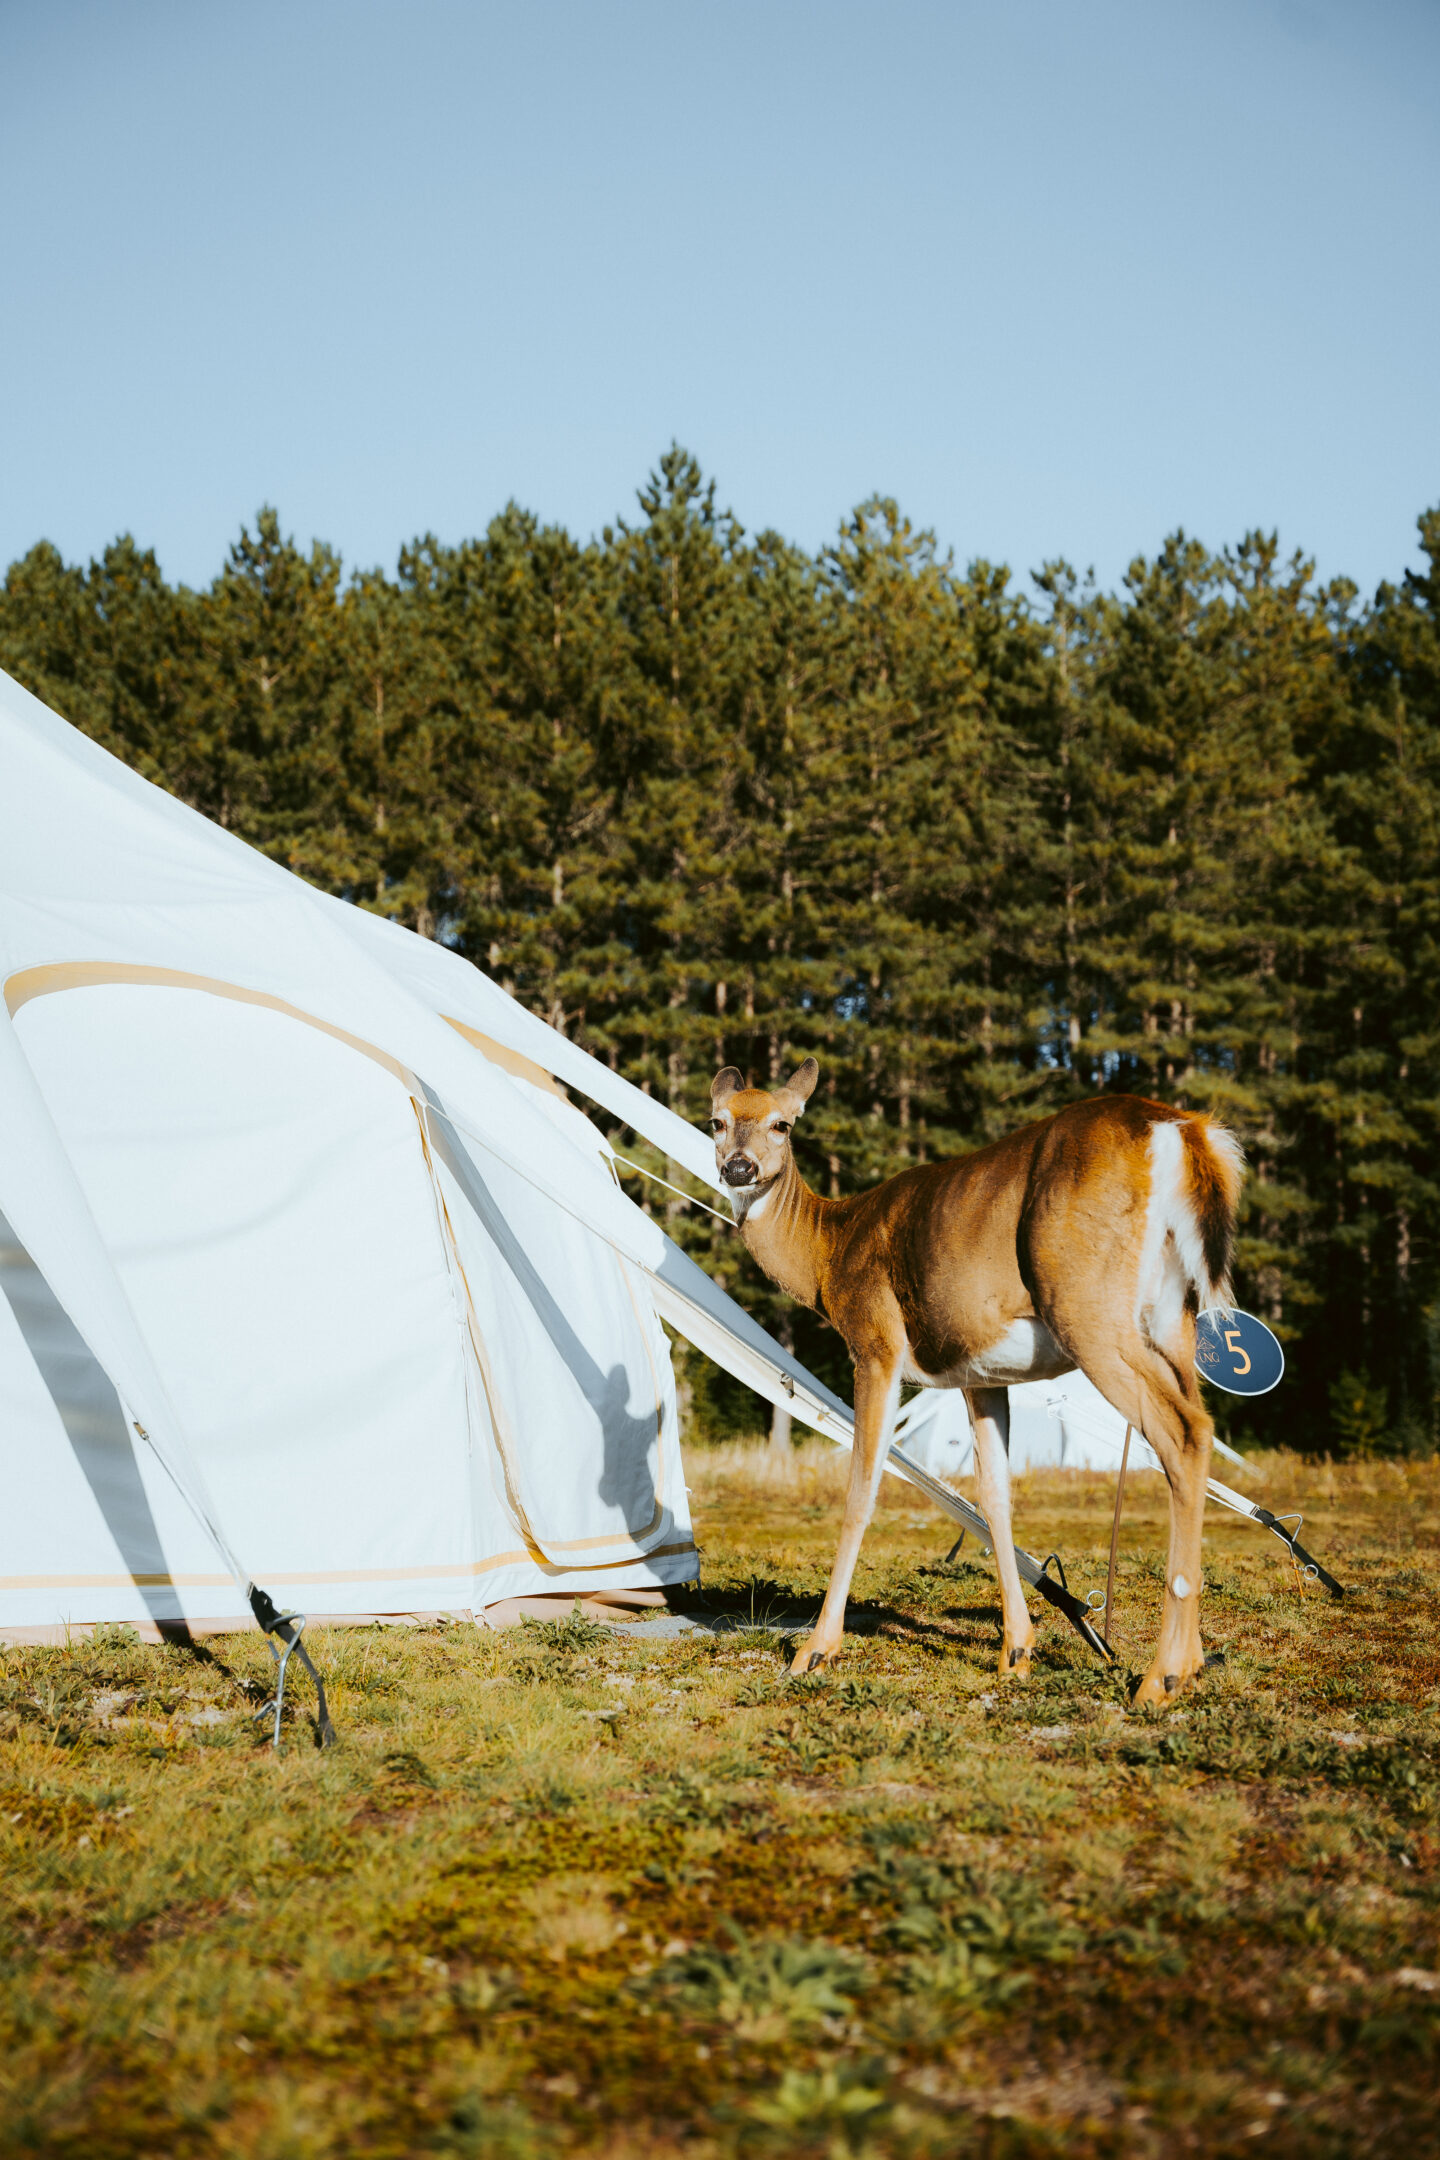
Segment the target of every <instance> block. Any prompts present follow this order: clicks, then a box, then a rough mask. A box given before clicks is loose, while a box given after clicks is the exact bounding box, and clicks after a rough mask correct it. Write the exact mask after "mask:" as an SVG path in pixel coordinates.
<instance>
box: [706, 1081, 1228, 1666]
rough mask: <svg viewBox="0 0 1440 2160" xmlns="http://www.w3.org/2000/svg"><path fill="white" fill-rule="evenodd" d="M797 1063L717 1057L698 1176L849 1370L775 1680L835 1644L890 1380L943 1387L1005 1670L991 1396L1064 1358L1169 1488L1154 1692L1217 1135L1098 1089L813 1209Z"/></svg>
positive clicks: (1181, 1116)
mask: <svg viewBox="0 0 1440 2160" xmlns="http://www.w3.org/2000/svg"><path fill="white" fill-rule="evenodd" d="M819 1073H820V1068H819V1066H818V1065H817V1063H816V1061H815V1059H814V1058H813V1057H807V1058H806V1059H805V1061H804V1063H803V1064H802V1065H801V1066H800V1067H799V1068H798V1070H797V1071H795V1072H794V1073H792V1074H791V1076H790V1078H789V1080H788V1081H786V1082H785V1083H784V1085H783V1086H779V1087H776V1086H773V1085H772V1086H771V1087H770V1088H768V1089H767V1088H759V1087H750V1086H747V1085H746V1082H745V1079H744V1076H743V1075H742V1074H741V1073H740V1072H739V1071H738V1070H737V1069H736V1067H735V1066H733V1065H727V1066H726V1067H725V1069H724V1071H723V1072H720V1073H718V1074H717V1075H716V1077H715V1080H714V1081H713V1083H712V1085H711V1090H710V1108H711V1116H710V1120H709V1128H710V1131H711V1133H712V1134H713V1136H714V1141H715V1158H716V1164H717V1168H718V1171H719V1177H720V1182H721V1184H722V1185H723V1186H724V1187H725V1188H726V1190H727V1193H728V1195H729V1198H730V1202H731V1207H732V1210H733V1213H734V1216H735V1220H736V1222H737V1224H738V1226H739V1230H740V1234H741V1236H742V1238H743V1239H744V1242H745V1244H746V1246H747V1248H748V1249H749V1251H750V1253H751V1254H752V1256H753V1257H754V1259H755V1260H756V1261H757V1262H758V1264H759V1266H760V1267H761V1268H762V1269H763V1270H764V1272H765V1273H766V1274H767V1275H768V1276H769V1277H770V1279H771V1281H772V1282H773V1283H775V1284H776V1285H777V1286H778V1287H779V1288H780V1289H781V1290H782V1291H784V1292H785V1293H786V1295H787V1296H789V1297H791V1298H793V1299H795V1300H796V1302H797V1303H799V1304H801V1305H805V1306H808V1307H809V1308H810V1309H811V1310H812V1311H814V1312H817V1313H819V1314H820V1315H821V1317H822V1318H824V1319H825V1320H828V1321H829V1322H830V1323H831V1325H832V1326H834V1327H835V1328H836V1329H837V1330H838V1331H839V1333H840V1335H841V1336H842V1337H843V1339H844V1341H845V1345H846V1347H847V1349H848V1350H849V1353H850V1357H851V1361H852V1364H853V1366H854V1375H855V1440H854V1449H853V1453H852V1455H851V1459H850V1476H849V1484H848V1487H847V1490H846V1496H845V1511H844V1516H843V1519H842V1522H841V1527H840V1536H839V1541H838V1545H837V1548H836V1553H835V1561H834V1566H833V1568H832V1571H831V1575H830V1581H829V1586H828V1588H827V1590H826V1594H825V1600H824V1604H823V1606H822V1607H821V1611H820V1616H819V1619H818V1620H817V1622H816V1624H815V1626H814V1628H813V1629H812V1631H811V1632H810V1634H809V1635H808V1636H807V1637H806V1638H805V1639H804V1640H803V1641H802V1642H801V1643H800V1645H799V1647H798V1648H797V1650H796V1651H795V1654H794V1657H793V1659H792V1662H791V1667H790V1670H791V1671H792V1673H805V1672H813V1671H814V1670H815V1669H816V1668H817V1667H818V1666H821V1665H825V1664H828V1663H830V1662H832V1661H833V1660H834V1659H835V1658H837V1657H838V1656H839V1655H840V1650H841V1644H842V1642H843V1639H844V1632H845V1608H846V1604H847V1602H848V1599H849V1596H850V1586H851V1582H852V1580H853V1578H854V1573H855V1566H856V1562H857V1560H858V1559H859V1555H860V1547H861V1543H862V1541H863V1539H864V1536H865V1531H866V1529H867V1527H868V1525H869V1522H870V1518H871V1516H872V1515H873V1513H874V1510H875V1501H876V1497H877V1493H878V1489H879V1484H880V1477H881V1473H882V1471H883V1469H884V1464H885V1458H886V1454H887V1452H888V1450H889V1447H890V1441H891V1436H892V1433H893V1430H894V1425H895V1417H896V1412H897V1410H898V1408H899V1404H900V1390H901V1387H902V1385H903V1384H904V1383H906V1382H910V1383H912V1384H915V1385H918V1386H920V1387H942V1388H960V1389H963V1391H964V1394H965V1398H966V1401H967V1403H968V1405H969V1409H970V1419H971V1423H972V1425H973V1427H974V1433H975V1466H976V1478H977V1485H978V1499H979V1503H980V1509H981V1512H982V1513H983V1515H984V1516H985V1518H986V1521H987V1522H988V1524H989V1527H990V1531H991V1536H992V1543H993V1547H994V1554H995V1562H996V1567H997V1570H998V1573H999V1578H1000V1601H1001V1612H1002V1635H1001V1643H1000V1652H999V1671H1000V1674H1001V1676H1002V1678H1005V1679H1007V1680H1008V1679H1012V1678H1020V1679H1023V1678H1024V1677H1025V1675H1026V1674H1027V1672H1028V1671H1029V1668H1030V1659H1031V1653H1032V1650H1033V1648H1034V1643H1035V1630H1034V1628H1033V1626H1032V1625H1031V1621H1030V1615H1029V1612H1028V1610H1027V1609H1026V1605H1025V1595H1024V1591H1023V1589H1022V1587H1021V1582H1020V1576H1019V1573H1018V1570H1017V1569H1016V1566H1015V1555H1014V1549H1013V1544H1012V1539H1011V1525H1010V1463H1009V1445H1010V1398H1009V1394H1008V1392H1007V1390H1008V1389H1009V1388H1010V1386H1011V1385H1013V1384H1015V1383H1017V1382H1019V1381H1022V1380H1051V1379H1059V1378H1060V1376H1061V1375H1062V1374H1064V1373H1068V1372H1074V1371H1075V1370H1076V1369H1077V1368H1078V1370H1079V1371H1081V1372H1083V1373H1084V1374H1085V1375H1086V1377H1087V1378H1088V1379H1089V1380H1091V1381H1093V1383H1094V1385H1095V1386H1096V1387H1097V1388H1098V1389H1099V1391H1100V1393H1101V1394H1102V1395H1103V1396H1104V1397H1105V1398H1106V1400H1107V1401H1108V1402H1109V1403H1110V1404H1111V1405H1112V1407H1113V1408H1114V1409H1115V1410H1117V1411H1118V1412H1119V1414H1120V1415H1121V1416H1122V1417H1123V1418H1125V1419H1126V1420H1127V1422H1128V1423H1129V1424H1131V1425H1133V1426H1134V1427H1135V1428H1136V1430H1137V1431H1139V1432H1141V1433H1143V1434H1144V1436H1145V1438H1146V1440H1148V1442H1149V1443H1150V1445H1151V1447H1152V1448H1153V1449H1154V1451H1155V1453H1156V1455H1157V1456H1158V1457H1159V1460H1160V1465H1161V1468H1162V1469H1163V1471H1164V1473H1165V1478H1166V1482H1167V1484H1168V1486H1169V1499H1170V1543H1169V1555H1168V1561H1167V1567H1166V1579H1165V1600H1164V1609H1163V1612H1162V1616H1161V1622H1160V1636H1159V1641H1158V1644H1157V1646H1156V1649H1155V1654H1154V1657H1153V1658H1152V1660H1151V1662H1150V1665H1149V1667H1148V1668H1147V1670H1146V1671H1145V1673H1144V1674H1143V1676H1142V1678H1141V1680H1140V1683H1139V1686H1138V1688H1137V1690H1136V1693H1135V1696H1134V1701H1135V1703H1136V1705H1137V1706H1140V1705H1144V1704H1150V1703H1153V1704H1156V1705H1160V1706H1163V1705H1166V1704H1168V1703H1170V1702H1172V1701H1173V1700H1174V1699H1175V1697H1176V1695H1177V1694H1178V1693H1180V1692H1181V1691H1183V1690H1184V1689H1186V1688H1187V1687H1188V1686H1189V1685H1190V1683H1191V1682H1192V1681H1193V1680H1194V1679H1195V1677H1196V1675H1197V1674H1198V1673H1199V1672H1200V1671H1201V1670H1202V1669H1203V1666H1204V1663H1205V1657H1204V1652H1203V1650H1202V1647H1201V1640H1200V1593H1201V1589H1202V1577H1201V1554H1200V1545H1201V1522H1202V1517H1203V1514H1204V1508H1205V1483H1206V1479H1207V1477H1208V1476H1209V1472H1210V1452H1211V1441H1212V1438H1213V1436H1214V1427H1213V1425H1212V1422H1211V1420H1210V1417H1209V1416H1208V1414H1207V1412H1206V1410H1205V1406H1204V1403H1203V1401H1202V1400H1201V1396H1200V1388H1199V1381H1198V1378H1197V1375H1196V1370H1195V1323H1196V1319H1197V1316H1198V1314H1199V1313H1200V1312H1202V1311H1205V1310H1208V1309H1209V1308H1211V1307H1213V1306H1220V1307H1225V1306H1228V1305H1229V1304H1230V1280H1229V1278H1230V1257H1231V1249H1232V1246H1233V1242H1234V1234H1235V1217H1236V1208H1237V1205H1238V1201H1239V1196H1240V1187H1241V1182H1242V1179H1243V1176H1244V1158H1243V1156H1242V1154H1241V1151H1240V1146H1239V1143H1238V1142H1237V1140H1236V1139H1235V1137H1234V1135H1233V1134H1232V1133H1230V1132H1228V1131H1226V1130H1225V1128H1224V1127H1223V1126H1221V1125H1219V1124H1217V1123H1215V1122H1214V1120H1213V1119H1211V1118H1210V1117H1209V1116H1208V1115H1206V1114H1205V1113H1203V1112H1195V1111H1186V1110H1178V1109H1173V1108H1171V1107H1170V1106H1169V1105H1167V1104H1165V1103H1158V1102H1149V1101H1146V1100H1145V1099H1144V1098H1143V1097H1141V1096H1136V1095H1099V1096H1094V1097H1091V1098H1090V1099H1089V1100H1087V1101H1084V1102H1077V1103H1072V1104H1070V1105H1068V1106H1067V1107H1066V1108H1065V1109H1063V1110H1059V1111H1056V1112H1055V1113H1054V1114H1053V1115H1052V1116H1050V1117H1045V1118H1040V1119H1037V1120H1036V1121H1035V1122H1034V1123H1032V1124H1028V1125H1024V1126H1021V1127H1020V1128H1019V1130H1018V1131H1015V1132H1012V1133H1010V1134H1008V1135H1007V1136H1006V1137H1005V1138H1004V1139H1001V1140H995V1141H992V1142H990V1144H989V1145H988V1146H985V1147H981V1148H978V1149H976V1150H975V1152H974V1153H973V1154H969V1155H961V1156H956V1157H953V1158H951V1159H949V1160H946V1161H942V1162H934V1163H924V1164H919V1165H916V1166H914V1167H912V1168H911V1169H908V1170H902V1171H900V1172H899V1174H898V1175H897V1176H895V1177H891V1178H887V1179H886V1180H885V1181H884V1182H883V1183H882V1184H879V1185H875V1186H872V1187H871V1188H870V1189H869V1190H867V1191H864V1192H860V1193H855V1194H852V1195H849V1196H848V1197H845V1198H841V1199H826V1198H824V1197H822V1196H821V1195H820V1194H819V1193H817V1192H815V1191H814V1190H813V1189H812V1188H811V1187H810V1186H809V1185H808V1184H807V1183H806V1182H805V1179H804V1177H803V1176H802V1175H801V1172H800V1169H799V1167H798V1165H797V1163H796V1160H795V1155H794V1150H793V1146H792V1138H791V1136H792V1130H793V1127H794V1125H795V1123H796V1121H797V1120H798V1119H799V1118H800V1117H801V1116H802V1115H803V1114H804V1110H805V1106H806V1104H807V1103H808V1101H809V1100H810V1097H811V1095H812V1094H813V1093H814V1090H815V1083H816V1081H817V1079H818V1078H819Z"/></svg>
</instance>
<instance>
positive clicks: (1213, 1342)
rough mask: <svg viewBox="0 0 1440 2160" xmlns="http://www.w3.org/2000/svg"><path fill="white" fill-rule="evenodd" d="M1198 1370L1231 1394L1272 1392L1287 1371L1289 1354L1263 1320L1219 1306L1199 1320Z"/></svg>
mask: <svg viewBox="0 0 1440 2160" xmlns="http://www.w3.org/2000/svg"><path fill="white" fill-rule="evenodd" d="M1195 1370H1196V1371H1197V1372H1198V1373H1199V1375H1200V1377H1201V1379H1202V1380H1209V1381H1210V1382H1211V1383H1212V1384H1213V1385H1214V1386H1215V1387H1218V1388H1224V1390H1225V1392H1226V1394H1227V1395H1268V1394H1269V1392H1270V1390H1271V1388H1273V1387H1277V1386H1278V1385H1279V1382H1280V1377H1281V1375H1282V1374H1283V1372H1284V1370H1285V1353H1284V1351H1283V1350H1282V1349H1281V1347H1280V1345H1279V1343H1278V1342H1277V1341H1276V1340H1275V1337H1274V1336H1273V1335H1272V1334H1271V1332H1270V1330H1269V1328H1268V1327H1266V1325H1265V1323H1264V1321H1263V1320H1257V1319H1256V1318H1255V1315H1254V1314H1253V1313H1248V1312H1237V1311H1236V1310H1235V1309H1234V1307H1233V1306H1218V1307H1217V1308H1216V1309H1215V1310H1214V1311H1213V1312H1203V1313H1201V1315H1200V1317H1199V1319H1198V1320H1197V1321H1196V1323H1195Z"/></svg>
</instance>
